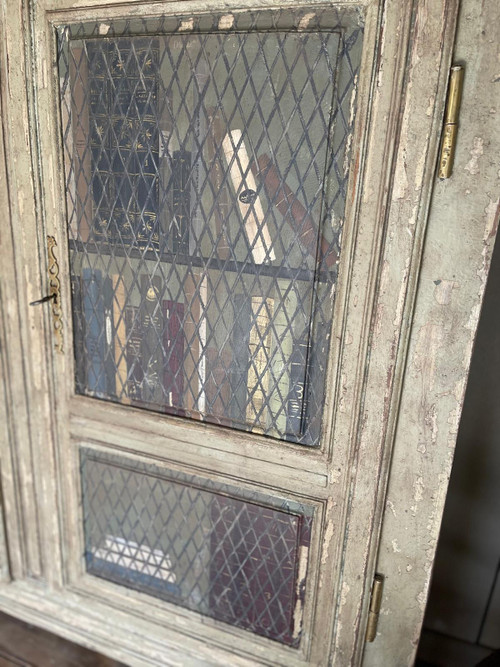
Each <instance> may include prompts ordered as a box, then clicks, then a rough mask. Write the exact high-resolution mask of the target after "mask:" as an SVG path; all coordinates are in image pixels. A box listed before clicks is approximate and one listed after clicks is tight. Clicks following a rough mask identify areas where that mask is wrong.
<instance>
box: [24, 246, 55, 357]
mask: <svg viewBox="0 0 500 667" xmlns="http://www.w3.org/2000/svg"><path fill="white" fill-rule="evenodd" d="M56 246H57V243H56V240H55V238H54V237H53V236H47V254H48V259H49V264H48V273H49V288H50V294H48V295H47V296H44V297H42V298H41V299H37V300H36V301H32V302H31V303H30V306H38V305H40V304H41V303H46V302H47V301H52V307H51V311H52V324H53V328H54V336H55V343H54V346H55V348H56V350H58V351H59V352H62V351H63V330H62V310H61V293H60V290H61V282H60V280H59V264H58V263H57V259H56V256H55V255H54V248H55V247H56Z"/></svg>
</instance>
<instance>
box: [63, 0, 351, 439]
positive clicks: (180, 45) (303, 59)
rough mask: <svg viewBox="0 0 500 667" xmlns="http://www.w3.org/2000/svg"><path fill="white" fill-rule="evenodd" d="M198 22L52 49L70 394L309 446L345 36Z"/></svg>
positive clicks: (319, 364)
mask: <svg viewBox="0 0 500 667" xmlns="http://www.w3.org/2000/svg"><path fill="white" fill-rule="evenodd" d="M223 19H224V20H226V24H222V23H221V21H223ZM203 20H204V21H206V22H208V21H209V20H211V21H212V24H211V25H212V31H210V25H207V26H206V27H205V29H204V30H201V28H202V27H203V26H201V27H200V25H198V26H196V25H195V23H194V21H184V22H182V21H181V22H180V23H178V24H176V25H175V26H174V25H170V24H168V25H167V23H168V21H170V22H172V21H174V19H165V18H164V19H163V22H164V23H165V25H163V26H160V27H159V26H157V25H151V28H150V29H151V32H155V34H154V35H147V34H146V35H144V34H143V35H134V36H131V35H130V34H129V33H130V32H133V31H134V30H135V29H136V31H138V32H144V31H146V32H147V31H148V25H149V24H147V23H141V25H140V26H135V27H134V26H131V25H129V24H128V23H127V22H122V23H123V25H122V24H119V23H118V22H117V23H116V24H111V25H110V27H109V33H108V35H107V36H106V37H103V36H101V37H97V35H96V30H97V27H94V28H92V27H91V26H90V27H89V26H88V25H81V26H72V27H70V28H68V29H66V30H65V31H62V32H61V35H62V38H61V48H60V58H59V63H60V71H61V77H62V78H61V81H62V84H61V106H62V118H63V140H64V147H65V164H66V191H67V201H68V234H69V242H70V251H71V257H70V265H71V274H72V296H73V320H74V333H75V336H74V338H75V362H76V388H77V391H78V392H79V393H82V394H86V395H89V396H94V397H97V398H104V399H108V400H112V401H117V402H120V403H123V404H131V405H135V406H138V407H144V408H149V409H152V410H157V411H163V412H167V413H171V414H177V415H182V416H187V417H191V418H195V419H202V420H206V421H211V422H214V423H217V424H221V425H225V426H231V427H234V428H238V429H244V430H250V431H254V432H259V433H263V434H266V435H270V436H274V437H279V438H282V439H287V440H292V441H295V442H300V443H303V444H309V445H316V444H318V440H319V435H320V415H321V408H322V405H323V400H324V384H325V373H326V365H327V350H328V347H329V342H328V338H329V330H330V326H331V318H332V307H333V293H334V287H335V281H336V263H337V259H338V256H339V252H340V247H339V239H340V231H341V219H342V215H343V210H344V202H345V191H346V182H347V171H346V169H347V167H346V164H347V160H346V157H347V144H348V137H349V136H350V133H351V132H352V122H353V114H352V108H353V100H354V97H353V91H354V82H355V79H356V67H357V64H356V63H357V62H358V59H359V50H360V49H359V47H360V43H361V39H360V38H359V36H360V34H361V31H360V29H359V28H356V29H350V30H347V29H346V28H345V26H342V25H341V24H339V18H338V16H337V14H336V13H335V12H334V10H330V13H328V12H327V11H326V10H325V12H323V14H321V12H320V13H318V14H317V16H316V18H315V19H314V20H312V25H311V26H309V27H310V30H302V31H298V30H297V27H298V26H300V25H303V27H306V24H305V23H303V24H301V23H300V22H301V21H302V22H304V20H305V15H304V14H302V15H301V14H300V13H294V12H291V11H290V12H288V14H287V15H286V16H285V17H283V16H282V15H281V14H280V13H279V12H275V13H274V14H273V15H271V14H270V13H269V12H260V13H254V14H250V13H249V14H244V15H241V16H239V17H237V16H233V17H232V18H231V20H232V23H231V21H229V23H231V25H229V23H228V19H227V17H212V18H211V19H209V18H208V17H204V19H203ZM200 21H201V19H200ZM238 21H239V22H240V24H241V28H240V26H239V25H238ZM308 21H311V19H310V18H309V19H308ZM222 25H224V26H226V27H227V26H229V27H230V28H231V30H226V31H222V30H221V26H222ZM259 26H260V28H259ZM324 26H327V27H328V29H326V28H325V27H324ZM139 28H140V30H139ZM162 29H163V30H164V31H166V32H169V31H170V34H164V35H161V36H159V35H158V33H161V31H162ZM185 29H188V32H185ZM174 30H175V31H176V32H175V34H172V31H174ZM197 30H198V31H197ZM180 31H184V32H180Z"/></svg>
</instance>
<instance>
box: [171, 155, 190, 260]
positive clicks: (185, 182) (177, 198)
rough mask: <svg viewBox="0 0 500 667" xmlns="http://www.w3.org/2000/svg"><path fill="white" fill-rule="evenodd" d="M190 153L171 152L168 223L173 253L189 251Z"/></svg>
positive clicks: (185, 253) (182, 253) (186, 252)
mask: <svg viewBox="0 0 500 667" xmlns="http://www.w3.org/2000/svg"><path fill="white" fill-rule="evenodd" d="M190 170H191V153H190V151H187V150H184V149H182V150H178V151H174V152H173V154H172V223H171V225H170V238H171V241H170V243H171V250H172V252H173V253H176V254H181V255H187V254H188V253H189V239H190V237H189V219H190V201H191V200H190V189H189V174H190Z"/></svg>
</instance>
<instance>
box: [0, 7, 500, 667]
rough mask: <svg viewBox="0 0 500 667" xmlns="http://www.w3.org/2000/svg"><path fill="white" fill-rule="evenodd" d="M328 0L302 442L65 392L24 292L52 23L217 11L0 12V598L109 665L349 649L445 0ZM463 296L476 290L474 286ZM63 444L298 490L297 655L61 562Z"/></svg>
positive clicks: (419, 227) (51, 83)
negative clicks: (329, 330) (342, 101)
mask: <svg viewBox="0 0 500 667" xmlns="http://www.w3.org/2000/svg"><path fill="white" fill-rule="evenodd" d="M287 4H288V3H287V2H281V3H280V4H279V6H280V7H282V6H286V5H287ZM290 4H292V3H290ZM293 4H294V5H296V4H297V3H293ZM315 4H318V5H319V4H320V3H315V2H308V3H304V5H307V6H309V5H310V6H314V5H315ZM339 5H344V6H345V7H351V8H352V9H353V10H356V11H359V12H360V13H364V14H365V21H366V33H365V43H364V55H363V65H362V68H361V74H360V81H359V97H358V110H357V119H356V131H355V136H354V137H353V158H352V170H351V183H350V188H349V193H350V195H349V202H348V210H347V212H346V220H345V227H344V247H343V254H342V259H341V267H340V279H339V285H338V292H337V300H336V311H335V312H336V315H337V316H336V317H335V318H334V322H335V323H334V335H333V337H332V338H333V341H334V344H333V354H332V355H331V356H332V364H331V368H330V371H329V379H328V396H329V400H328V405H327V410H326V416H325V423H326V424H327V428H326V432H325V436H324V438H323V441H322V446H321V447H320V448H319V449H318V450H306V449H305V448H304V449H302V448H297V447H296V446H294V445H288V444H285V443H280V444H279V446H276V445H275V444H270V443H269V442H268V441H267V440H266V439H265V438H262V437H259V436H249V435H248V434H238V433H234V432H233V433H231V434H230V435H226V434H221V432H220V431H219V430H218V429H217V428H216V427H211V426H207V425H200V424H198V425H196V427H194V426H193V425H191V424H186V423H184V422H183V421H182V420H177V419H175V418H165V417H159V416H157V415H154V414H152V415H148V416H147V418H141V423H140V425H139V426H138V425H137V418H136V413H135V412H134V411H133V410H130V409H129V408H125V407H121V406H112V407H110V406H108V405H104V404H99V403H96V402H95V401H93V400H91V399H84V398H82V397H78V398H75V397H74V396H73V386H72V384H73V382H72V377H73V370H72V362H71V359H70V355H65V356H63V355H59V354H58V353H56V352H55V351H54V349H53V340H52V333H51V322H50V318H49V313H48V311H47V312H46V311H45V310H44V309H36V308H29V306H28V303H29V302H31V301H33V300H35V299H38V298H39V297H40V296H41V295H43V294H44V293H45V291H46V283H47V279H46V256H45V254H46V253H45V236H46V235H47V234H51V235H54V236H55V237H56V238H57V239H58V241H59V246H58V253H59V254H58V258H59V260H60V263H61V266H62V276H63V289H64V285H66V286H67V285H68V281H67V276H68V267H67V265H65V259H64V258H65V257H66V255H67V252H66V247H65V243H66V242H65V238H64V234H63V230H64V210H63V205H62V202H63V201H64V197H63V195H62V192H63V189H62V172H63V170H62V162H61V151H60V146H59V144H60V140H59V130H58V127H59V118H58V113H59V112H58V106H57V72H56V69H55V48H54V32H53V27H52V26H53V24H54V23H60V22H65V23H68V22H72V21H77V20H81V19H85V18H88V17H89V16H91V17H92V18H95V17H99V18H100V19H102V20H103V21H105V20H106V19H107V18H111V17H113V16H116V15H123V14H124V13H126V14H127V15H128V16H132V15H144V14H155V13H158V12H172V13H178V12H180V11H182V13H183V14H186V13H190V12H196V11H204V10H213V9H217V8H221V9H224V11H227V5H226V3H218V2H217V1H216V2H182V3H180V2H169V3H159V2H151V3H144V2H130V3H123V2H116V1H115V0H108V1H107V2H106V1H103V0H99V1H98V0H88V1H87V2H85V3H80V2H78V1H75V0H44V1H43V2H38V3H31V2H21V1H20V2H18V3H16V4H15V6H14V7H9V8H7V7H6V6H5V4H4V5H2V6H1V15H0V21H1V31H2V36H3V40H2V49H3V50H2V53H1V54H0V63H1V70H0V74H1V85H2V91H1V92H2V97H1V102H2V117H3V121H4V125H3V141H4V143H5V154H6V159H5V167H6V175H5V178H2V183H1V186H2V190H1V193H0V194H1V196H2V201H5V208H4V210H6V209H7V207H9V208H10V219H11V226H10V228H8V229H7V227H6V230H7V231H8V233H7V231H6V232H5V233H4V234H3V235H2V247H1V260H2V264H3V266H9V267H12V271H9V272H8V273H6V275H3V276H2V283H1V285H0V288H1V293H2V297H3V298H2V325H3V326H2V329H1V332H0V334H1V336H2V339H1V342H2V352H3V354H2V364H3V368H4V391H5V395H6V408H7V410H6V412H7V415H6V419H5V422H4V423H5V424H6V426H7V429H6V430H8V433H5V434H2V449H1V458H2V484H3V498H4V511H5V523H6V530H7V534H8V545H9V571H10V576H11V579H12V581H11V582H10V583H8V584H5V585H2V586H1V588H0V606H1V607H2V608H4V609H6V610H9V611H10V613H15V614H16V615H19V616H20V617H24V618H26V619H28V620H31V621H33V622H36V623H38V624H40V625H43V626H45V627H47V628H49V629H51V630H54V631H56V632H60V633H62V634H64V635H65V636H67V637H69V638H72V639H75V640H76V641H79V642H82V643H85V644H87V645H88V646H91V647H92V648H96V649H98V650H101V651H104V652H106V653H108V654H110V655H113V656H115V657H117V658H119V659H122V660H124V661H125V662H127V663H128V664H137V665H139V664H141V665H144V664H156V665H158V664H175V661H176V659H177V658H178V656H179V654H180V653H182V654H183V656H184V658H183V664H185V665H188V664H200V663H201V662H205V663H208V664H224V663H225V664H227V660H228V659H230V660H231V664H235V665H236V664H255V661H258V662H260V663H262V664H287V665H295V664H296V665H300V664H333V665H339V666H342V667H343V666H344V665H348V664H353V665H354V664H360V662H361V660H362V654H363V651H364V632H365V627H366V619H367V608H368V602H369V600H368V598H369V590H370V587H371V581H372V576H373V573H374V570H375V563H376V557H377V550H378V544H379V533H380V527H381V522H382V516H383V509H384V499H385V494H386V487H387V482H388V479H389V468H390V461H391V452H392V445H393V442H394V434H395V428H396V422H397V418H398V414H399V404H400V397H401V390H402V386H403V380H404V373H405V361H406V353H407V349H408V343H409V333H410V325H411V322H412V318H413V312H414V305H415V297H416V293H417V284H418V277H419V271H420V266H421V256H422V249H423V240H424V233H425V229H426V223H427V218H428V209H429V202H430V196H431V192H432V185H433V179H434V171H435V170H434V167H435V163H436V157H437V150H438V143H439V133H440V124H441V120H442V114H443V103H444V102H443V101H444V95H445V91H446V82H447V74H448V68H449V65H450V62H451V53H452V45H453V38H454V31H455V21H456V16H457V11H458V0H438V1H436V2H434V3H432V4H430V3H427V2H423V1H422V0H414V1H413V2H405V1H403V0H387V1H386V2H382V0H381V1H380V2H378V1H376V0H374V1H373V2H352V1H348V2H344V3H339ZM248 6H250V3H248V4H247V5H246V8H248ZM258 6H259V7H264V6H265V7H273V3H272V2H259V3H258ZM237 9H238V6H236V5H235V7H234V10H237ZM20 50H22V56H21V58H20V59H16V58H15V57H14V55H13V54H19V52H20ZM2 165H4V163H2ZM0 176H1V174H0ZM490 238H491V237H490ZM489 242H491V241H489ZM486 270H487V266H486ZM64 279H66V282H64ZM65 296H66V297H67V295H65V294H64V292H63V295H62V297H63V305H64V320H65V322H66V325H65V344H66V346H68V345H69V341H70V340H71V328H70V325H69V323H70V321H71V318H70V310H69V305H68V299H67V298H65ZM471 298H472V297H471ZM474 298H475V304H478V303H479V302H480V298H481V295H480V294H479V295H478V296H476V297H474ZM463 345H464V346H465V347H466V342H465V340H464V341H463ZM64 378H65V379H66V380H65V382H64V383H63V382H62V379H64ZM90 415H91V416H90ZM103 425H106V429H105V430H104V429H103ZM70 435H71V442H70V440H69V437H70ZM166 442H168V445H169V448H168V454H166V453H165V443H166ZM72 443H86V444H89V445H91V446H94V447H97V448H101V447H105V446H106V447H109V448H113V449H118V450H120V451H123V452H125V454H126V455H128V456H136V457H138V458H140V459H142V460H151V459H152V460H155V461H161V462H164V463H165V464H166V465H168V466H169V467H172V468H179V469H187V470H192V471H196V472H198V473H199V474H205V475H207V474H209V475H210V477H211V478H213V479H218V480H222V481H227V480H229V481H231V483H233V484H238V485H241V486H244V487H248V488H259V489H264V490H266V491H267V492H269V493H271V494H274V495H284V496H287V497H288V496H291V497H296V498H298V499H301V500H307V501H308V502H310V503H314V504H315V505H316V506H317V507H318V512H319V516H320V518H321V520H320V521H317V522H316V523H317V529H316V530H315V534H314V538H313V554H314V555H313V558H316V559H317V561H318V563H321V566H320V567H319V570H318V576H317V578H316V580H315V581H314V586H310V587H309V593H308V599H307V600H306V609H307V614H306V632H305V638H304V641H303V642H302V646H301V648H300V650H299V651H295V650H292V649H286V648H282V647H276V646H272V645H270V642H269V641H268V640H261V639H260V638H255V637H253V636H245V634H244V633H243V632H241V631H231V630H228V629H227V627H224V629H222V628H221V624H217V623H216V622H210V621H208V620H206V619H205V620H203V621H201V620H200V619H199V618H193V614H192V613H189V612H184V611H183V610H180V609H177V610H176V611H175V612H174V611H172V610H171V609H166V608H165V607H164V605H161V604H156V603H154V602H151V600H150V599H147V600H146V599H145V598H144V596H142V597H141V596H140V595H138V594H137V595H135V594H134V595H130V594H129V593H128V592H126V591H125V592H123V591H118V590H117V587H116V586H113V585H111V584H109V585H107V584H104V583H99V584H98V585H97V584H96V582H95V581H94V580H92V578H91V577H88V576H86V575H85V574H84V573H83V568H82V562H81V558H77V557H75V554H78V553H81V544H82V543H81V539H82V536H81V526H80V522H79V520H78V517H79V507H78V498H77V497H76V495H75V493H74V490H75V488H78V479H77V476H78V466H77V457H76V455H75V449H76V448H75V447H74V446H72ZM118 443H119V444H118ZM242 471H244V472H242ZM75 484H76V486H75ZM328 608H330V609H331V615H330V614H316V617H315V616H314V613H313V611H314V609H318V610H319V609H321V610H325V609H328ZM110 610H112V613H111V612H110ZM167 629H171V632H168V631H167ZM325 646H326V647H328V649H327V650H325ZM389 650H390V649H389V648H387V653H385V659H386V664H387V660H389V661H390V655H389Z"/></svg>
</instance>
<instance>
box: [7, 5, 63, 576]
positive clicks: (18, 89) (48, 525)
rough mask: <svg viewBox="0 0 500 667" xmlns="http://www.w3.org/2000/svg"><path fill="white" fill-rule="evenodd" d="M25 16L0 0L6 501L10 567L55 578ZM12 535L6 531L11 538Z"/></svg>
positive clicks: (41, 282) (54, 523)
mask: <svg viewBox="0 0 500 667" xmlns="http://www.w3.org/2000/svg"><path fill="white" fill-rule="evenodd" d="M25 18H26V16H25V7H22V6H20V5H19V6H16V7H15V8H9V11H8V13H7V8H6V7H4V6H2V15H1V26H2V32H3V37H4V39H3V40H2V44H3V49H4V50H3V53H2V58H1V61H2V62H1V65H2V110H3V121H4V125H3V127H4V141H5V150H6V156H7V174H8V176H7V181H8V187H9V208H10V227H9V228H7V230H6V233H5V236H4V237H3V239H2V240H3V243H2V253H3V257H2V259H3V265H4V266H6V267H11V269H10V271H9V272H7V277H8V280H5V282H4V285H3V292H2V297H3V299H2V304H3V317H4V326H5V333H6V344H7V349H8V350H9V354H8V356H7V366H8V367H9V371H8V380H9V392H10V404H9V406H8V409H9V410H10V411H11V416H10V423H11V426H12V430H11V437H12V440H11V442H10V446H11V447H12V449H11V450H10V451H9V450H7V451H4V456H3V460H4V470H3V475H4V484H5V488H4V493H5V494H6V496H8V497H9V499H10V500H9V502H13V499H16V500H15V501H14V502H15V507H16V509H15V510H14V511H12V512H11V511H10V509H9V512H8V517H7V521H8V524H9V529H10V531H12V543H13V545H15V544H16V534H17V535H18V536H19V537H18V538H17V539H18V547H19V556H18V555H16V554H13V556H12V568H13V571H12V574H13V576H14V577H22V576H32V577H43V576H45V575H47V576H49V578H50V577H51V576H52V575H51V573H52V572H54V570H55V569H57V566H56V568H54V559H53V554H52V550H51V545H52V544H53V543H54V535H55V534H57V513H56V511H55V506H54V505H52V511H51V512H49V515H48V517H47V518H48V520H47V521H46V522H45V521H41V508H42V507H44V506H47V505H48V504H50V503H52V502H53V501H54V496H53V495H52V494H51V493H50V492H46V491H47V487H46V484H45V481H44V477H45V475H44V471H46V470H47V468H49V469H50V462H51V458H50V456H47V454H46V452H47V451H50V447H51V444H50V434H51V430H50V420H48V419H47V418H48V413H49V410H48V400H47V396H46V394H45V390H46V388H47V384H48V383H47V376H46V366H45V342H46V339H45V338H44V335H43V334H42V335H41V336H40V334H39V332H40V331H42V332H44V331H45V329H44V327H45V313H44V309H43V308H36V307H35V308H30V307H29V305H28V304H29V303H30V302H31V301H34V300H36V299H39V298H40V297H41V295H42V294H41V293H42V292H43V290H45V289H46V286H47V280H46V274H45V273H44V268H43V267H44V266H45V264H46V262H45V250H44V248H45V245H43V246H40V245H39V244H38V239H37V232H36V205H35V194H34V188H36V183H35V182H34V181H33V179H32V176H33V173H34V172H35V171H36V166H35V163H33V162H32V157H31V156H30V147H31V146H32V145H33V143H32V142H33V137H34V135H33V117H32V115H31V111H30V105H29V103H28V98H29V90H28V89H27V87H26V83H25V71H26V70H25V65H26V62H27V61H26V60H24V56H25V50H24V47H26V46H27V36H26V35H25V34H24V33H23V31H22V25H23V24H24V22H25ZM19 52H21V57H20V60H19V62H17V63H16V65H13V64H12V59H10V60H9V57H8V54H11V53H19ZM33 157H35V156H33ZM33 258H35V261H33ZM38 260H40V261H41V264H42V268H40V267H39V264H38ZM45 536H46V537H47V539H45ZM57 539H58V538H57V537H56V538H55V541H57ZM10 540H11V535H10V533H9V543H10Z"/></svg>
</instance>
